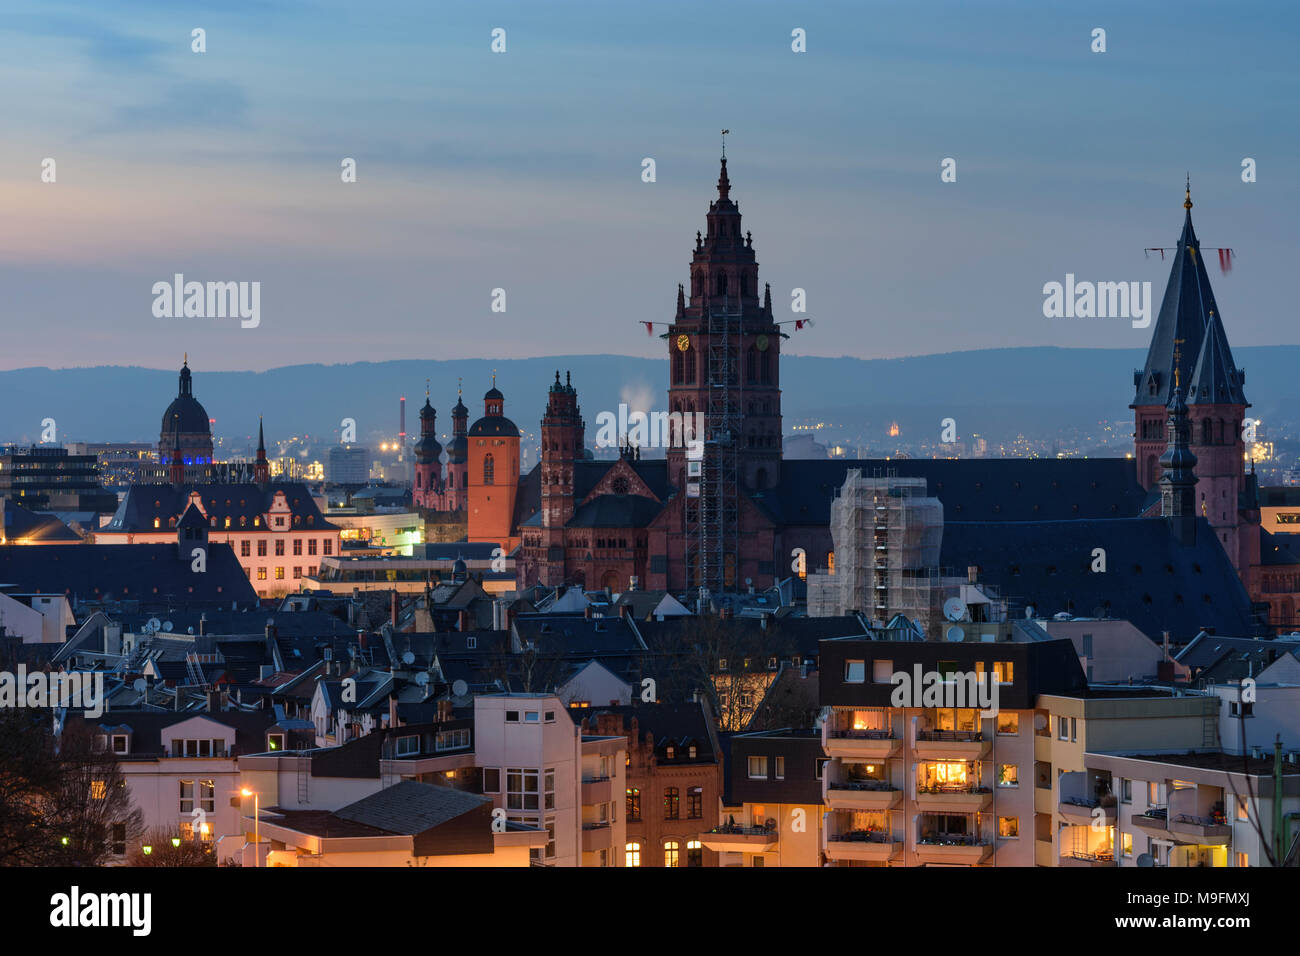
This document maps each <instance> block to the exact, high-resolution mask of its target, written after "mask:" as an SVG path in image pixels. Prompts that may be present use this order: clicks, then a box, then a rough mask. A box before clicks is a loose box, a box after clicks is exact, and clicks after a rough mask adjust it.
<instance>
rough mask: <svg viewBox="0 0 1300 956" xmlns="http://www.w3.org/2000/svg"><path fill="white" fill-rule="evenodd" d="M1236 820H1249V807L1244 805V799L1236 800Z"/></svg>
mask: <svg viewBox="0 0 1300 956" xmlns="http://www.w3.org/2000/svg"><path fill="white" fill-rule="evenodd" d="M1237 819H1238V820H1249V819H1250V807H1249V805H1248V804H1247V803H1246V798H1245V797H1238V798H1237Z"/></svg>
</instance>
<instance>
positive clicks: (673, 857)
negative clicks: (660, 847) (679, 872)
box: [664, 840, 682, 866]
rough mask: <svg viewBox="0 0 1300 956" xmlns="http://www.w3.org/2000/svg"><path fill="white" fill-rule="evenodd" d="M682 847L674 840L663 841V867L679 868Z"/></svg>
mask: <svg viewBox="0 0 1300 956" xmlns="http://www.w3.org/2000/svg"><path fill="white" fill-rule="evenodd" d="M681 852H682V845H681V844H680V843H678V842H677V841H676V840H665V841H664V866H681V865H682V860H681Z"/></svg>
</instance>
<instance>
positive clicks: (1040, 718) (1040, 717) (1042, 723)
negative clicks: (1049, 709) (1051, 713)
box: [1034, 714, 1047, 730]
mask: <svg viewBox="0 0 1300 956" xmlns="http://www.w3.org/2000/svg"><path fill="white" fill-rule="evenodd" d="M1046 729H1047V716H1046V715H1045V714H1034V730H1046Z"/></svg>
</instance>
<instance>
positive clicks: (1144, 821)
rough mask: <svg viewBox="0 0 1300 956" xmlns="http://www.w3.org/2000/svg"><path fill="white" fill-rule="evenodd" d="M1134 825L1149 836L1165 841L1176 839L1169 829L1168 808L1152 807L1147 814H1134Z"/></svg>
mask: <svg viewBox="0 0 1300 956" xmlns="http://www.w3.org/2000/svg"><path fill="white" fill-rule="evenodd" d="M1133 825H1134V826H1135V827H1138V828H1140V829H1141V830H1142V831H1143V832H1145V833H1146V834H1147V835H1149V836H1153V837H1160V838H1161V839H1164V840H1173V839H1175V837H1174V835H1173V833H1172V832H1171V831H1170V829H1169V809H1168V807H1151V808H1150V809H1149V810H1147V812H1146V813H1135V814H1133Z"/></svg>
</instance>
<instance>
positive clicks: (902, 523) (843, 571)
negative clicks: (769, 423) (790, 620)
mask: <svg viewBox="0 0 1300 956" xmlns="http://www.w3.org/2000/svg"><path fill="white" fill-rule="evenodd" d="M927 490H928V489H927V487H926V481H925V479H924V478H900V477H898V475H897V474H896V473H893V472H892V471H887V472H885V473H884V474H881V473H880V472H879V471H877V473H876V474H874V475H873V476H872V477H870V478H867V477H863V474H862V472H861V470H859V469H855V470H853V471H850V472H849V473H848V476H847V478H846V479H845V481H844V485H843V487H842V488H840V489H839V491H838V493H837V495H836V498H835V500H834V501H833V502H831V539H832V541H833V542H834V545H835V550H834V565H833V567H832V568H829V569H828V570H827V572H826V574H825V575H824V576H823V575H820V574H819V575H810V576H809V582H808V613H809V615H810V616H813V617H826V616H830V615H835V614H845V613H847V612H848V611H851V610H857V611H861V612H862V613H864V614H866V615H867V616H869V617H870V618H871V619H872V620H873V621H880V622H887V621H888V620H889V619H890V618H892V617H893V616H894V615H896V614H902V615H904V616H906V617H907V618H909V619H911V620H912V621H915V622H916V623H917V624H919V625H920V626H921V627H922V628H923V629H924V631H925V633H926V635H927V636H932V635H934V634H935V633H936V628H937V627H938V622H939V620H940V619H941V604H942V597H943V588H942V586H941V579H940V575H939V547H940V545H941V544H942V542H943V505H942V504H941V503H940V501H939V499H938V498H933V497H930V496H929V495H928V494H927ZM814 577H817V578H818V579H819V580H817V581H815V582H814V580H813V578H814Z"/></svg>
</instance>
